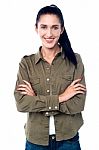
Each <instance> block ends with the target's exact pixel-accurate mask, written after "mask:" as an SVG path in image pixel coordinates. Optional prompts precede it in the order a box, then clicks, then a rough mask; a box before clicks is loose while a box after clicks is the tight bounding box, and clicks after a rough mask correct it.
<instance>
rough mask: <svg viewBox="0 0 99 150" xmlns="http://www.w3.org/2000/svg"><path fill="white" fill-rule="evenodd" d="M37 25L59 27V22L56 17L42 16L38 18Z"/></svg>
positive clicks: (51, 15) (50, 15)
mask: <svg viewBox="0 0 99 150" xmlns="http://www.w3.org/2000/svg"><path fill="white" fill-rule="evenodd" d="M38 23H39V24H46V25H54V24H55V25H60V20H59V18H58V16H57V15H53V14H44V15H41V16H40V19H39V22H38Z"/></svg>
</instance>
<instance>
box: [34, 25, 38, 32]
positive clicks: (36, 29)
mask: <svg viewBox="0 0 99 150" xmlns="http://www.w3.org/2000/svg"><path fill="white" fill-rule="evenodd" d="M35 31H36V33H38V28H37V27H36V25H35Z"/></svg>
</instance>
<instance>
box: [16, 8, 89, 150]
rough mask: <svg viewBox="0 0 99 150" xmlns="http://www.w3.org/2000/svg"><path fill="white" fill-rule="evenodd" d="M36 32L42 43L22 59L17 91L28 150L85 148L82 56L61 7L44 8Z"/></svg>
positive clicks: (84, 88)
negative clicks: (82, 138) (81, 132)
mask: <svg viewBox="0 0 99 150" xmlns="http://www.w3.org/2000/svg"><path fill="white" fill-rule="evenodd" d="M35 28H36V32H37V34H38V35H39V36H40V39H41V42H42V45H41V47H40V48H39V51H38V53H36V54H32V55H29V56H24V57H23V58H22V60H21V62H20V64H19V72H18V78H17V82H16V87H15V91H14V95H15V99H16V105H17V109H18V111H20V112H27V113H28V118H27V123H26V126H25V130H26V132H25V133H26V149H25V150H30V149H31V150H35V149H37V150H49V149H51V150H65V149H68V150H70V149H71V150H81V148H80V143H79V133H78V131H79V129H80V127H81V126H82V125H83V119H82V113H81V112H82V111H83V110H84V105H85V97H86V85H85V77H84V65H83V63H82V60H81V57H80V55H79V54H77V53H74V52H73V50H72V48H71V44H70V41H69V38H68V36H67V33H66V30H65V27H64V19H63V15H62V13H61V10H60V9H59V8H58V7H57V6H55V5H51V6H46V7H43V8H41V9H40V11H39V12H38V14H37V18H36V25H35Z"/></svg>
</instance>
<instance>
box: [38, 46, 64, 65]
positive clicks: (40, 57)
mask: <svg viewBox="0 0 99 150" xmlns="http://www.w3.org/2000/svg"><path fill="white" fill-rule="evenodd" d="M60 54H61V57H62V58H63V59H64V58H65V55H64V52H63V49H62V47H61V51H60V52H59V53H58V54H57V56H59V55H60ZM40 60H43V56H42V54H41V46H40V48H39V51H38V52H37V53H36V54H35V64H37V63H38V62H39V61H40Z"/></svg>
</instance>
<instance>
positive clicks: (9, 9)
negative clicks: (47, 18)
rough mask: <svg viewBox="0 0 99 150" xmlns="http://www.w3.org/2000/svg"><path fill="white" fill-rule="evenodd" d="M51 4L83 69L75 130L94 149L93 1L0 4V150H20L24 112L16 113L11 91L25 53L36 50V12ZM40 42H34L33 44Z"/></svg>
mask: <svg viewBox="0 0 99 150" xmlns="http://www.w3.org/2000/svg"><path fill="white" fill-rule="evenodd" d="M52 3H53V4H56V5H57V6H58V7H59V8H60V9H61V10H62V13H63V16H64V20H65V27H66V30H67V33H68V36H69V39H70V41H71V44H72V48H73V49H74V51H75V52H78V53H80V54H81V57H82V60H83V63H84V65H85V76H86V83H87V90H88V92H87V98H86V105H85V111H84V112H83V117H84V122H85V123H84V125H83V127H82V128H81V129H80V143H81V147H82V150H98V149H99V144H98V143H99V142H98V140H99V109H98V108H99V96H98V93H99V60H98V59H99V54H98V51H99V21H98V20H99V4H98V0H56V1H55V0H52V1H51V0H3V1H0V149H2V150H6V149H7V150H24V146H25V134H24V128H23V126H24V123H25V121H26V113H20V112H17V109H16V105H15V99H14V96H13V91H14V87H15V81H16V75H17V71H18V65H19V62H20V60H21V58H22V57H23V56H24V55H28V54H31V53H34V52H36V51H37V50H38V46H39V44H40V43H39V40H37V38H38V37H37V35H36V33H35V30H34V24H35V17H36V14H37V12H38V10H39V9H40V8H41V7H43V6H45V5H48V4H52ZM38 43H39V44H38Z"/></svg>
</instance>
